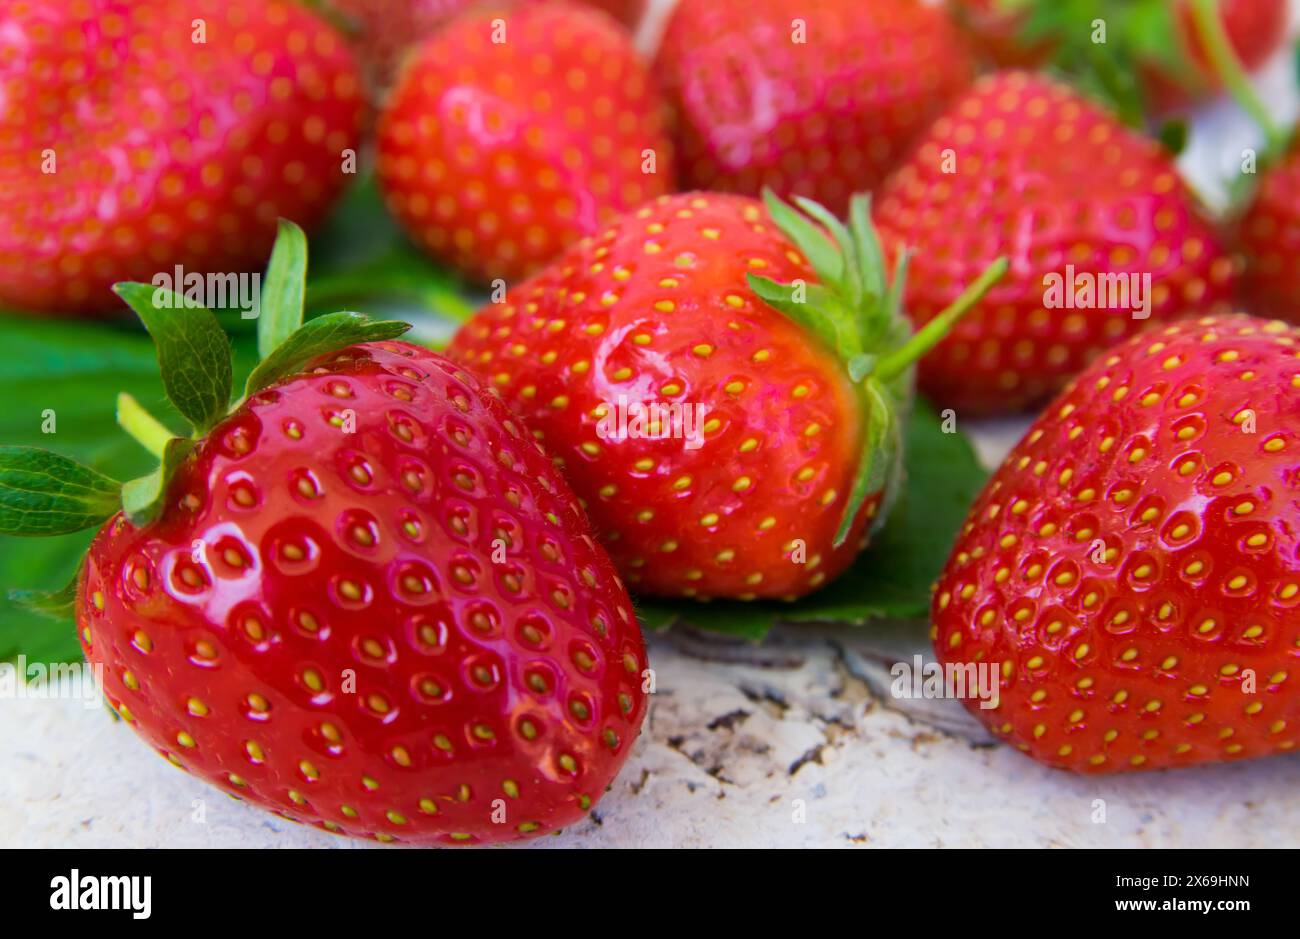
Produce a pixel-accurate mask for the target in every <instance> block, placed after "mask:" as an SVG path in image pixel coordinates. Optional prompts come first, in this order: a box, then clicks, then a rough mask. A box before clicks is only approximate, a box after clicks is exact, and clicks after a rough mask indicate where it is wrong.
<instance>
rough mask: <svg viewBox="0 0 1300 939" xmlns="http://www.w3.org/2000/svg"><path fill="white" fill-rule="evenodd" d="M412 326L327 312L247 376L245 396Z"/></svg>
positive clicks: (282, 345)
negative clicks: (341, 351)
mask: <svg viewBox="0 0 1300 939" xmlns="http://www.w3.org/2000/svg"><path fill="white" fill-rule="evenodd" d="M410 328H411V327H410V324H409V323H399V322H397V321H395V320H372V319H370V317H368V316H365V315H364V314H361V313H327V314H325V315H324V316H318V317H317V318H316V319H314V320H308V321H307V322H306V323H304V324H303V325H302V327H301V328H299V329H298V331H297V332H295V333H294V334H293V335H292V336H290V337H289V338H288V339H286V340H285V341H284V342H283V343H282V344H281V345H280V346H279V348H277V349H276V350H275V351H274V352H272V353H271V354H270V355H269V356H268V357H266V358H265V359H263V360H262V361H261V363H259V364H258V366H257V367H256V368H255V369H253V373H252V374H251V375H249V376H248V384H247V385H246V386H245V388H244V395H245V396H248V395H251V394H256V393H257V392H258V391H261V390H262V389H263V388H265V387H267V386H268V385H271V384H274V383H275V382H276V381H279V380H280V379H281V378H285V377H287V376H289V375H292V374H293V373H294V372H296V371H298V370H299V369H301V368H302V366H304V365H306V364H307V363H308V362H310V361H311V360H312V359H314V358H317V357H318V356H322V355H325V354H326V353H329V352H335V351H337V350H339V349H345V348H347V347H348V346H351V345H355V344H356V343H358V342H381V341H383V340H385V339H396V338H397V337H398V336H400V335H402V333H404V332H406V331H407V330H408V329H410Z"/></svg>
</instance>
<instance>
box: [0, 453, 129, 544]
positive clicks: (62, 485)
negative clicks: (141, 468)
mask: <svg viewBox="0 0 1300 939" xmlns="http://www.w3.org/2000/svg"><path fill="white" fill-rule="evenodd" d="M121 506H122V484H121V483H119V482H118V481H117V480H115V479H112V478H110V477H108V476H105V475H104V474H103V473H100V472H98V471H97V470H93V469H91V468H90V467H88V466H83V465H82V464H80V463H78V462H76V461H75V460H70V459H68V458H67V457H65V456H60V455H59V454H57V453H53V452H51V451H49V450H42V449H39V448H37V447H0V534H4V535H32V536H46V535H66V534H69V533H71V532H74V531H82V530H83V529H86V528H91V527H93V526H95V525H99V524H101V523H102V522H103V521H104V520H105V519H108V518H110V517H111V516H112V515H114V514H115V513H116V512H117V511H118V510H119V509H120V508H121Z"/></svg>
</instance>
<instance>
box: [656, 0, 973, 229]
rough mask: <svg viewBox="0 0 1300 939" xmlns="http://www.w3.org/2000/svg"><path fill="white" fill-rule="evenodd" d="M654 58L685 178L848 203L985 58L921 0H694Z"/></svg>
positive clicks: (677, 14) (838, 205) (677, 16)
mask: <svg viewBox="0 0 1300 939" xmlns="http://www.w3.org/2000/svg"><path fill="white" fill-rule="evenodd" d="M801 24H802V25H801ZM655 72H656V75H658V77H659V78H660V80H661V82H662V83H663V85H664V87H665V89H666V90H667V91H668V93H669V99H670V102H671V104H672V106H673V108H674V111H675V113H676V128H675V133H676V139H677V142H678V145H679V147H680V161H681V168H682V169H681V171H682V175H683V177H684V180H685V182H686V184H688V185H690V186H692V187H697V188H700V189H722V190H727V191H731V192H740V193H745V194H748V195H757V194H758V193H759V192H760V191H761V190H762V189H763V188H764V187H768V188H771V189H772V190H774V191H775V192H776V193H777V194H778V195H782V196H790V195H802V196H808V197H810V198H814V199H817V200H818V201H819V202H822V203H823V204H825V205H826V207H827V208H829V209H831V210H832V211H834V212H835V213H836V214H838V215H843V213H844V211H845V210H846V209H847V207H848V203H849V197H850V196H851V195H852V194H853V193H854V192H857V191H860V190H864V189H873V188H875V186H876V185H877V184H878V183H879V182H880V181H881V180H882V179H884V177H885V174H886V173H888V172H889V171H890V170H891V169H893V167H894V166H895V165H896V164H897V163H898V162H899V160H901V159H902V157H903V156H904V155H905V154H906V153H907V151H908V149H909V148H910V147H911V145H912V144H913V143H914V141H915V140H916V138H917V136H918V135H919V134H920V133H921V132H922V131H923V130H924V129H925V128H926V127H927V126H928V125H929V123H930V120H931V119H932V118H933V117H934V115H935V114H936V113H937V112H938V111H939V110H940V109H942V108H943V106H944V105H945V104H946V103H947V102H948V101H949V100H950V99H951V98H952V96H953V95H954V94H956V93H957V92H959V91H960V90H961V89H963V88H964V87H965V86H966V85H967V84H968V83H969V82H970V78H971V74H972V63H971V59H970V56H969V54H968V52H967V50H966V49H965V47H964V44H963V43H962V41H961V38H960V37H959V36H958V34H957V31H956V30H955V29H954V27H953V26H952V24H951V23H950V22H949V20H948V18H947V17H946V16H945V15H944V14H943V13H942V12H940V11H938V10H934V9H931V8H929V7H928V6H926V5H924V4H921V3H918V2H916V0H822V2H820V3H816V4H809V3H806V2H804V0H682V2H681V3H679V4H678V6H677V8H676V10H675V11H674V13H673V15H672V19H671V20H670V21H669V23H668V27H667V31H666V33H665V35H664V39H663V45H662V47H661V48H660V51H659V55H658V58H657V60H656V63H655Z"/></svg>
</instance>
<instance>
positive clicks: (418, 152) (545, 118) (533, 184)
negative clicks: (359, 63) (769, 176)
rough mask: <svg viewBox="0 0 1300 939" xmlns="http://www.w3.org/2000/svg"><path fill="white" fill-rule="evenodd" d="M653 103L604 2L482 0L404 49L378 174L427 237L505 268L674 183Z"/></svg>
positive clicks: (515, 272) (398, 212) (500, 273)
mask: <svg viewBox="0 0 1300 939" xmlns="http://www.w3.org/2000/svg"><path fill="white" fill-rule="evenodd" d="M663 110H664V108H663V104H662V102H661V100H660V97H659V94H658V92H657V91H656V89H655V87H654V84H653V82H652V81H651V80H650V76H649V74H648V73H647V72H646V69H645V67H644V65H643V64H642V63H641V62H640V60H639V59H638V58H637V54H636V50H635V49H634V48H633V46H632V41H631V38H630V37H629V36H628V35H627V33H626V31H624V30H623V29H622V28H621V27H619V26H618V25H617V24H616V23H614V22H613V21H611V20H610V18H609V17H608V16H606V15H604V14H602V13H600V12H598V11H593V10H590V9H586V8H584V7H580V6H575V5H571V4H565V3H548V4H544V5H538V6H532V5H524V6H518V7H506V8H504V9H501V8H499V7H497V6H493V5H489V6H487V7H480V8H476V9H474V10H472V11H470V12H469V13H466V14H464V15H463V16H460V17H458V18H457V19H456V20H454V21H453V22H451V23H449V24H448V25H447V26H446V27H444V28H443V29H441V30H440V31H438V32H437V33H436V34H435V35H434V36H433V37H432V38H431V39H430V40H429V41H428V42H426V43H425V44H424V45H423V46H421V47H420V49H419V50H418V51H417V52H415V53H413V56H412V58H411V60H410V62H409V64H408V66H407V68H406V69H405V70H404V71H403V74H402V78H401V81H400V82H399V83H398V85H397V87H396V88H395V89H394V90H393V93H392V95H391V96H390V97H389V99H388V102H387V105H386V106H385V108H384V110H383V112H382V114H381V115H380V121H379V143H378V167H379V179H380V182H381V184H382V185H383V187H384V192H385V200H386V202H387V204H388V207H389V209H390V210H391V211H392V212H393V214H394V215H395V216H396V217H397V219H398V220H399V221H400V222H401V223H402V224H403V225H404V226H405V228H406V229H407V231H408V232H409V233H410V234H411V236H412V237H413V238H414V239H415V240H416V241H417V242H419V243H420V244H421V245H423V246H424V247H425V248H426V249H427V250H428V251H430V252H431V253H432V254H434V255H435V256H437V257H439V258H441V259H442V260H444V261H445V262H447V263H448V264H451V265H453V266H454V267H456V268H457V269H458V270H460V271H461V272H462V273H464V274H465V275H467V276H469V277H471V278H473V279H475V280H479V281H489V280H493V279H495V278H505V279H506V280H510V281H513V280H516V279H519V278H522V277H524V276H526V275H527V274H529V273H531V272H532V271H534V270H536V269H537V268H538V267H540V266H541V265H542V264H544V263H545V262H547V261H549V260H550V259H551V258H553V257H554V256H555V255H557V254H559V253H560V251H561V250H563V249H564V248H565V247H567V246H568V245H569V244H570V243H572V242H574V241H577V240H578V238H580V237H582V236H583V235H587V234H591V233H592V232H594V231H596V230H597V228H598V227H599V226H600V225H601V224H603V223H604V222H605V221H607V220H608V219H609V218H611V217H612V216H613V215H615V214H617V213H618V212H620V211H622V210H624V209H626V208H630V207H632V206H634V205H637V204H639V203H640V202H642V201H644V200H645V199H648V198H651V197H653V196H657V195H659V194H660V193H663V192H667V191H669V190H670V189H672V188H673V161H672V151H671V145H670V144H669V141H668V139H667V137H666V136H665V132H664V129H663V116H664V115H663Z"/></svg>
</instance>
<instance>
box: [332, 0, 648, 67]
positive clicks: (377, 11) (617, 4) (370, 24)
mask: <svg viewBox="0 0 1300 939" xmlns="http://www.w3.org/2000/svg"><path fill="white" fill-rule="evenodd" d="M520 2H523V3H547V2H551V0H520ZM582 2H583V3H584V4H585V5H588V6H592V7H595V8H597V9H601V10H604V11H605V12H606V13H608V14H609V15H610V16H612V17H614V18H615V19H616V20H618V21H619V22H620V23H622V24H623V25H624V26H626V27H627V28H628V29H634V28H635V27H636V25H637V23H639V22H640V20H641V16H642V14H644V13H645V0H582ZM473 5H474V0H406V2H402V3H394V2H393V0H333V2H332V4H331V6H332V7H333V9H335V10H336V11H338V12H339V13H341V14H343V15H344V16H345V17H347V18H348V19H349V20H350V21H351V22H352V24H353V25H354V27H355V30H354V31H355V42H356V45H357V47H358V51H359V53H360V55H361V58H362V60H363V61H364V62H365V63H366V64H367V66H368V67H369V69H370V70H371V72H372V73H373V77H374V79H375V82H376V84H377V85H379V86H380V87H386V86H387V85H388V84H390V83H391V81H392V79H393V76H394V75H396V74H397V70H398V66H399V65H400V64H401V62H402V59H403V57H404V55H405V53H406V52H407V51H408V50H409V49H410V48H411V47H412V46H413V45H417V44H418V43H419V42H420V41H421V40H422V39H425V38H427V37H428V36H431V35H433V33H435V32H436V31H437V30H439V29H441V28H442V27H443V26H444V25H445V24H446V23H447V22H448V21H449V20H451V19H453V18H455V17H456V15H457V14H459V13H462V12H463V11H465V10H467V9H469V8H470V7H472V6H473Z"/></svg>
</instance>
